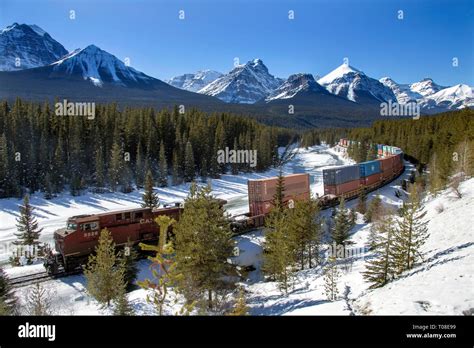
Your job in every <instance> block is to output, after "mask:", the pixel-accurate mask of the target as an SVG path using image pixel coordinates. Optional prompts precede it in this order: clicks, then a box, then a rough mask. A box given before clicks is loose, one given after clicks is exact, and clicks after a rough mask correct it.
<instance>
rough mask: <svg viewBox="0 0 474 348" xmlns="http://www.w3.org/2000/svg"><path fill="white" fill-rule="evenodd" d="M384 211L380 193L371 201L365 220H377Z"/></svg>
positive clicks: (367, 221)
mask: <svg viewBox="0 0 474 348" xmlns="http://www.w3.org/2000/svg"><path fill="white" fill-rule="evenodd" d="M382 212H383V206H382V199H381V198H380V196H379V195H377V196H375V197H374V198H373V199H372V201H370V203H369V206H368V208H367V211H366V212H365V215H364V221H365V222H366V223H369V222H372V221H377V220H378V219H379V218H380V216H381V214H382Z"/></svg>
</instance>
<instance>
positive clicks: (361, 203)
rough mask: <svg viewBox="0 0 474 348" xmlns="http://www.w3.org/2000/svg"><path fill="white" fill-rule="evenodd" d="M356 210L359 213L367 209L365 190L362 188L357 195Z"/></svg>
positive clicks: (363, 212)
mask: <svg viewBox="0 0 474 348" xmlns="http://www.w3.org/2000/svg"><path fill="white" fill-rule="evenodd" d="M357 211H358V212H359V213H361V214H365V212H366V211H367V195H366V193H365V190H362V192H361V193H360V195H359V200H358V201H357Z"/></svg>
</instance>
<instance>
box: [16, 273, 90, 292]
mask: <svg viewBox="0 0 474 348" xmlns="http://www.w3.org/2000/svg"><path fill="white" fill-rule="evenodd" d="M79 273H82V271H72V272H61V273H57V274H49V273H47V272H39V273H33V274H26V275H24V276H19V277H14V278H10V280H9V283H10V284H11V286H12V287H13V288H19V287H22V286H27V285H31V284H36V283H42V282H45V281H48V280H53V279H58V278H63V277H67V276H70V275H76V274H79Z"/></svg>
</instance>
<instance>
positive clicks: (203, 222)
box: [175, 183, 235, 310]
mask: <svg viewBox="0 0 474 348" xmlns="http://www.w3.org/2000/svg"><path fill="white" fill-rule="evenodd" d="M185 207H186V208H185V209H184V212H183V214H182V215H181V217H180V220H179V221H178V223H177V224H176V226H175V235H176V262H177V270H178V272H179V273H181V274H182V275H183V279H182V281H181V282H180V284H179V288H180V289H181V291H182V292H183V294H184V296H185V298H186V299H187V302H188V303H192V302H196V303H197V306H198V307H199V308H200V309H201V310H205V308H206V307H207V309H208V310H213V309H214V306H215V304H216V296H218V295H219V293H221V292H222V291H224V290H225V289H226V288H228V286H229V285H230V284H229V283H228V282H224V277H226V276H229V275H232V274H234V271H235V270H234V267H233V266H232V265H231V264H229V263H228V262H227V260H228V259H229V258H231V257H232V255H233V249H234V243H235V242H234V240H233V239H232V238H231V236H232V231H231V229H230V225H229V222H228V219H227V217H226V215H225V212H224V210H223V209H222V208H221V207H220V205H219V202H218V201H217V200H216V199H215V198H214V197H212V195H211V188H210V186H207V187H202V188H200V189H198V188H197V185H196V184H195V183H192V184H191V189H190V193H189V195H188V197H187V198H186V200H185Z"/></svg>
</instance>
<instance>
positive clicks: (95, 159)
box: [0, 99, 294, 197]
mask: <svg viewBox="0 0 474 348" xmlns="http://www.w3.org/2000/svg"><path fill="white" fill-rule="evenodd" d="M293 136H294V132H293V131H291V130H286V129H281V128H275V127H269V126H264V125H261V124H259V123H257V122H256V121H255V120H252V119H249V118H245V117H237V116H232V115H229V114H226V113H221V114H205V113H203V112H200V111H197V110H189V111H187V112H186V113H179V111H178V109H177V108H175V109H174V110H171V111H170V110H168V109H163V110H160V111H158V110H155V109H152V108H134V109H131V108H126V109H123V110H121V109H119V108H118V107H117V106H116V105H115V104H106V105H97V106H96V108H95V117H94V118H93V119H89V118H87V117H84V116H56V115H55V113H54V109H52V107H51V105H50V104H48V103H44V104H38V103H30V102H25V101H22V100H20V99H17V100H16V102H15V103H14V104H13V105H10V104H8V103H7V102H6V101H4V102H2V103H1V104H0V197H11V196H21V195H22V193H23V192H22V191H24V190H25V189H28V190H30V191H32V192H34V191H37V190H42V191H44V192H45V195H46V197H50V196H52V195H53V194H54V193H58V192H61V191H62V190H64V189H65V188H69V189H70V190H71V193H73V194H80V192H81V190H82V189H85V188H87V187H94V188H95V189H96V190H103V189H105V188H106V189H111V190H114V191H115V190H122V191H124V192H127V191H130V190H132V189H133V187H134V186H135V185H136V186H138V187H141V186H142V185H143V183H144V179H145V176H146V173H147V172H148V170H150V171H151V173H152V175H153V177H154V179H155V180H156V183H157V184H158V185H159V186H166V185H167V181H168V180H167V177H168V175H170V176H172V181H173V183H174V184H177V183H180V182H183V181H191V180H193V179H194V178H195V177H197V176H201V177H202V178H206V177H208V176H209V177H218V176H219V174H220V173H224V172H225V171H226V170H230V169H231V170H233V171H234V172H235V171H238V170H242V171H251V170H256V171H261V170H265V169H267V168H268V167H269V166H271V165H272V164H273V161H274V160H275V156H276V151H277V146H278V145H286V144H287V143H288V142H289V141H291V139H293ZM226 147H229V148H230V149H249V150H251V149H254V150H257V153H258V160H257V165H256V167H255V168H252V167H250V166H249V165H248V164H246V165H245V164H244V165H233V167H232V168H231V167H229V166H225V165H219V164H218V163H217V161H216V156H217V151H218V150H223V149H225V148H226Z"/></svg>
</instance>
